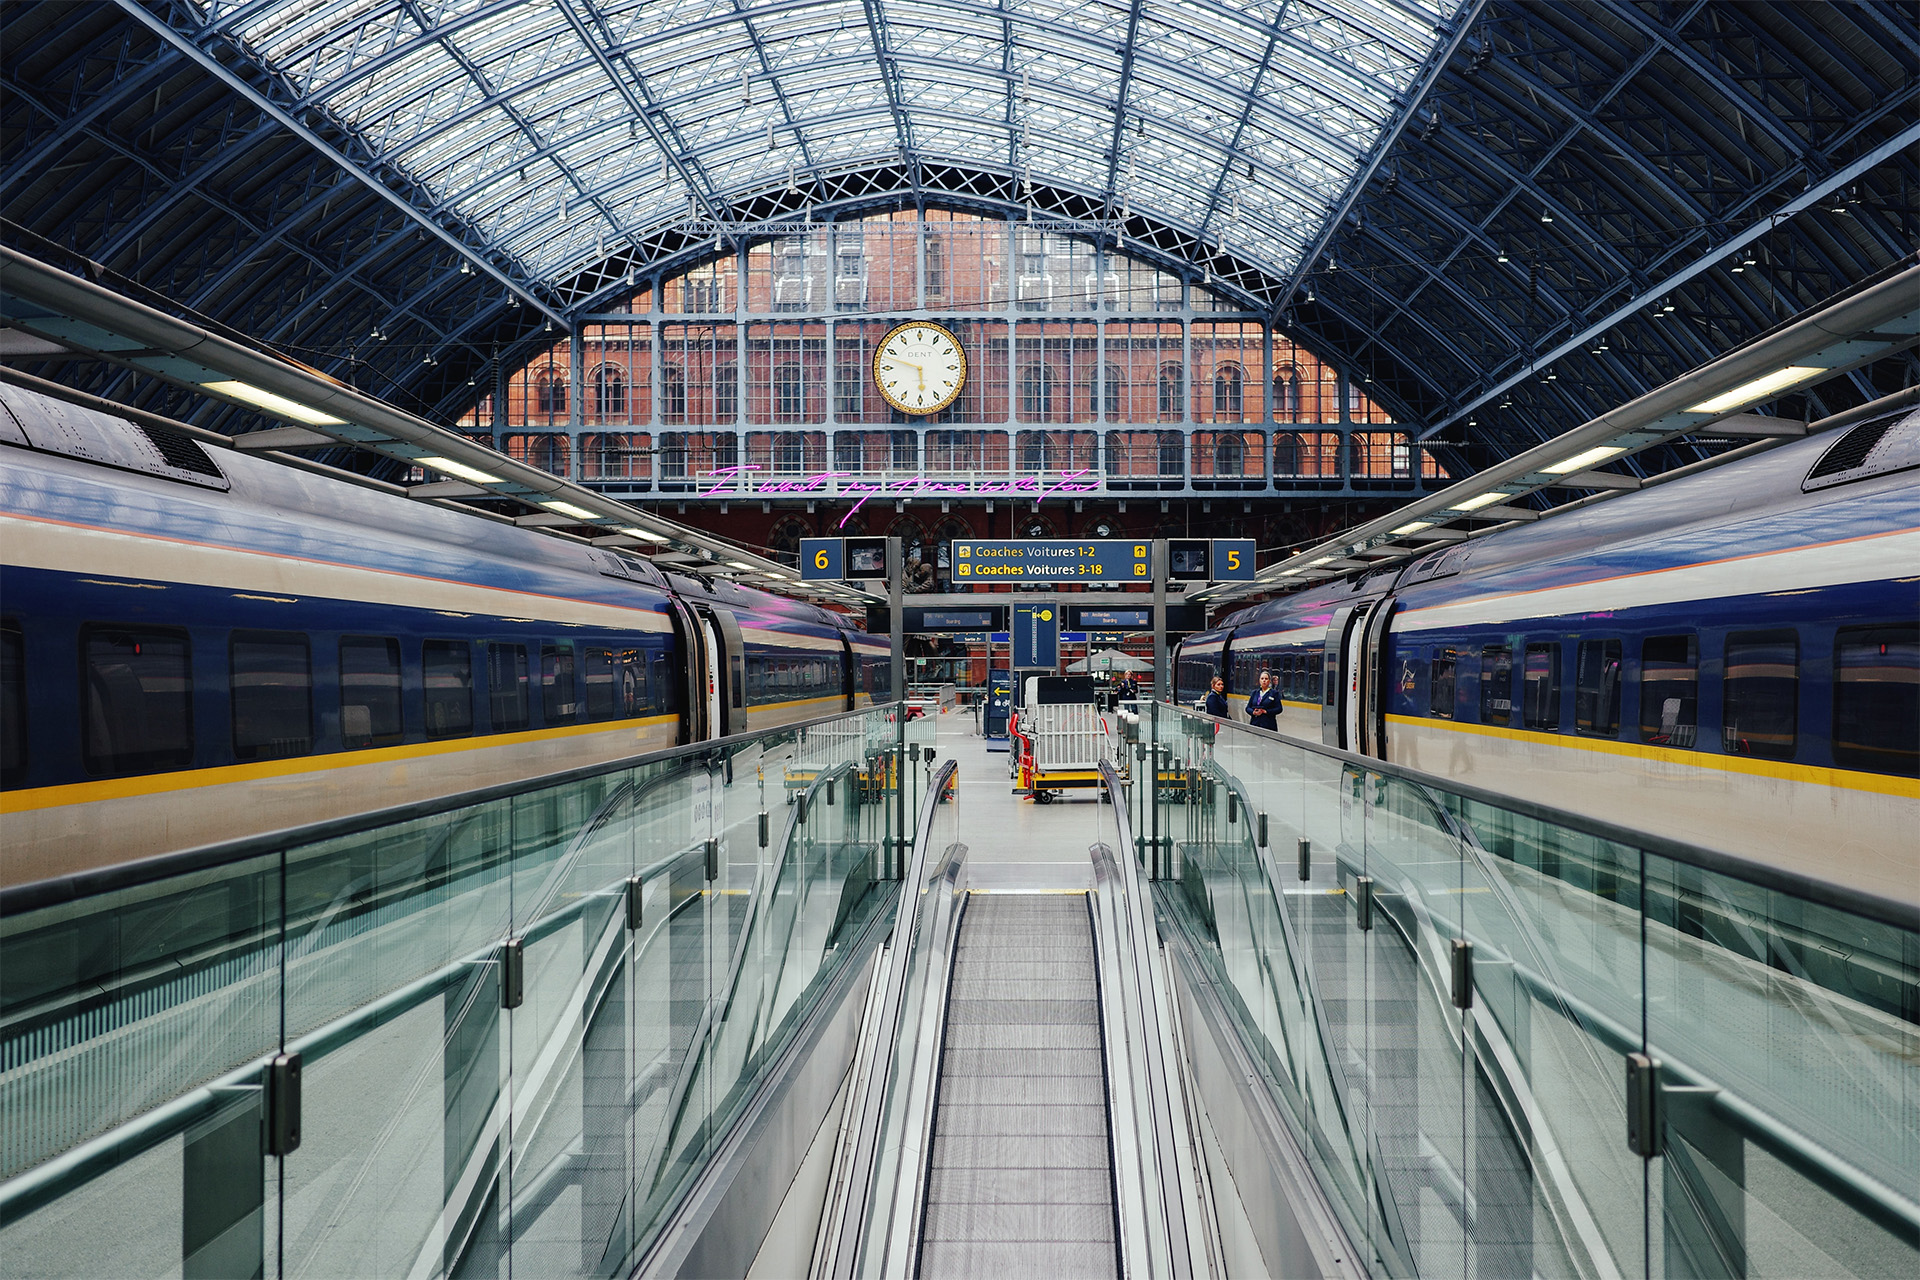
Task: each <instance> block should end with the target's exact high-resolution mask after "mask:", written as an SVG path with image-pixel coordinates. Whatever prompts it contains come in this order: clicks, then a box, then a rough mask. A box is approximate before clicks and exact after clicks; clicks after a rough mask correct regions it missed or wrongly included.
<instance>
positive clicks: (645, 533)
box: [620, 524, 673, 544]
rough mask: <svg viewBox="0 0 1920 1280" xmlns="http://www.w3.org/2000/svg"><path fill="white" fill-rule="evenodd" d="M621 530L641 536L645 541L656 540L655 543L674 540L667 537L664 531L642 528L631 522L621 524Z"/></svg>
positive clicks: (637, 536)
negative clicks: (657, 531) (656, 531)
mask: <svg viewBox="0 0 1920 1280" xmlns="http://www.w3.org/2000/svg"><path fill="white" fill-rule="evenodd" d="M620 532H622V533H626V534H632V535H633V536H634V537H636V538H639V539H640V540H641V541H643V542H654V543H661V544H665V543H668V542H672V541H673V539H672V538H669V537H667V536H666V535H665V534H663V533H655V532H654V531H653V530H651V529H641V528H638V527H636V526H634V525H630V524H623V525H621V526H620Z"/></svg>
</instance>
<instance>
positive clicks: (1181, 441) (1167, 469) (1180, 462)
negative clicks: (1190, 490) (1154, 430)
mask: <svg viewBox="0 0 1920 1280" xmlns="http://www.w3.org/2000/svg"><path fill="white" fill-rule="evenodd" d="M1164 381H1165V376H1164V375H1162V382H1163V384H1164ZM1186 471H1187V459H1186V440H1185V438H1184V437H1182V436H1181V434H1180V433H1179V432H1178V431H1162V432H1161V433H1160V474H1161V475H1163V476H1179V475H1185V474H1186Z"/></svg>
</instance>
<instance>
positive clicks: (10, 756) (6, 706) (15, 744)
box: [0, 622, 27, 787]
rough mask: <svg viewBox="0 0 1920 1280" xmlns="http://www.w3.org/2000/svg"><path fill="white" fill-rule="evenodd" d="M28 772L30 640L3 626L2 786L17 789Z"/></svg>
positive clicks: (0, 677)
mask: <svg viewBox="0 0 1920 1280" xmlns="http://www.w3.org/2000/svg"><path fill="white" fill-rule="evenodd" d="M26 772H27V637H26V634H25V633H24V632H22V631H21V630H20V628H19V627H18V626H17V625H16V624H14V623H12V622H8V623H4V624H0V787H17V786H19V785H20V783H21V781H22V779H23V778H24V777H25V776H26Z"/></svg>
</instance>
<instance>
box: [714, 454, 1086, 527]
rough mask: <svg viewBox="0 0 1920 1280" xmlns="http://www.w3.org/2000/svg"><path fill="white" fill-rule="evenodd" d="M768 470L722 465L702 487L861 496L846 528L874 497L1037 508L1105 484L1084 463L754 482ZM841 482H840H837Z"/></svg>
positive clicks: (734, 492) (722, 492)
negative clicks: (1058, 469) (1012, 471)
mask: <svg viewBox="0 0 1920 1280" xmlns="http://www.w3.org/2000/svg"><path fill="white" fill-rule="evenodd" d="M763 469H764V468H761V467H758V466H744V467H717V468H715V469H714V470H712V471H707V472H703V473H701V476H700V479H701V481H702V482H703V483H706V482H711V487H710V488H707V489H703V490H702V491H701V493H700V496H701V497H703V498H712V497H729V496H740V497H747V496H751V497H777V496H783V495H784V496H787V497H791V496H794V495H796V494H805V493H814V494H824V493H832V494H835V495H837V496H840V497H854V496H858V498H859V501H858V502H855V503H854V504H853V507H852V508H851V509H850V510H849V511H848V512H847V514H846V515H844V516H842V517H840V524H841V525H842V526H844V525H845V524H846V523H847V521H848V520H849V519H851V518H852V517H853V513H854V512H855V511H858V510H859V509H860V508H861V507H864V506H866V505H867V500H868V499H870V498H991V497H996V496H1012V497H1027V496H1029V495H1031V496H1032V498H1033V501H1034V504H1035V505H1036V506H1037V505H1039V504H1040V503H1041V502H1043V501H1045V500H1046V499H1048V498H1052V497H1057V496H1059V495H1061V494H1073V493H1098V492H1099V490H1100V482H1099V481H1098V480H1086V479H1082V478H1081V477H1083V476H1086V475H1087V474H1089V472H1090V470H1091V468H1088V467H1082V468H1080V469H1079V470H1078V471H1067V472H1063V473H1061V476H1060V478H1059V479H1058V480H1047V479H1045V478H1044V477H1041V476H1007V477H1004V478H998V479H980V480H969V479H965V478H962V479H957V480H956V479H935V478H934V477H933V476H927V475H919V476H902V477H901V478H900V479H898V480H860V479H857V478H856V477H857V475H858V474H859V473H857V472H853V471H813V472H809V473H807V474H806V475H801V476H794V477H791V478H789V479H786V480H755V479H754V478H753V477H752V476H751V475H750V474H749V473H750V472H754V471H760V470H763ZM836 480H838V481H841V482H842V483H840V484H835V483H834V481H836Z"/></svg>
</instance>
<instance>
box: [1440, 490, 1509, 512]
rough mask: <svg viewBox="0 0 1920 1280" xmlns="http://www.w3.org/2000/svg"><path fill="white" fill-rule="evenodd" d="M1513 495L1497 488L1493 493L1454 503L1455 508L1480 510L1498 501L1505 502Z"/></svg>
mask: <svg viewBox="0 0 1920 1280" xmlns="http://www.w3.org/2000/svg"><path fill="white" fill-rule="evenodd" d="M1512 496H1513V495H1512V494H1510V493H1502V492H1501V491H1500V490H1498V489H1495V490H1493V491H1492V492H1491V493H1483V494H1481V495H1480V496H1479V497H1477V498H1468V499H1467V500H1466V501H1465V502H1456V503H1454V504H1453V510H1455V511H1478V510H1479V509H1480V508H1482V507H1490V506H1492V505H1493V504H1494V503H1496V502H1505V501H1506V500H1507V499H1508V498H1511V497H1512Z"/></svg>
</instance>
